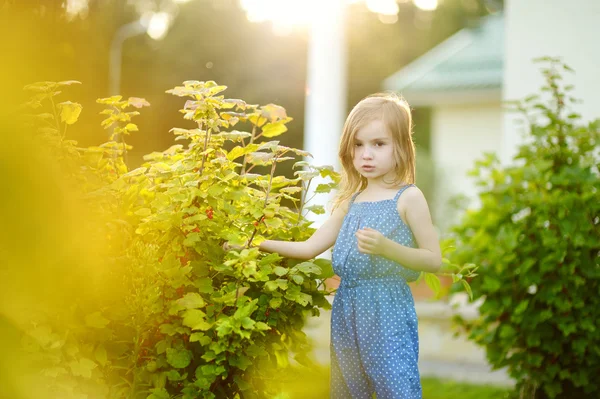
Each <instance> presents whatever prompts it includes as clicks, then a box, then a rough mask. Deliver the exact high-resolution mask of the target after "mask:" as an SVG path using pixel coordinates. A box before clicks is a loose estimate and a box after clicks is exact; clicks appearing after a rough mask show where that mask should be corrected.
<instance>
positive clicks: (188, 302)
mask: <svg viewBox="0 0 600 399" xmlns="http://www.w3.org/2000/svg"><path fill="white" fill-rule="evenodd" d="M177 303H178V304H180V305H181V306H183V307H184V308H186V309H198V308H202V307H204V299H202V297H201V296H200V294H198V293H196V292H190V293H187V294H185V296H184V297H183V298H180V299H178V300H177Z"/></svg>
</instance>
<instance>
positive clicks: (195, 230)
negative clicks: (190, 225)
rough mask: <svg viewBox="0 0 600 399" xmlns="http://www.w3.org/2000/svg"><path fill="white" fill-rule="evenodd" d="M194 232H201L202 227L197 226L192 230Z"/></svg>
mask: <svg viewBox="0 0 600 399" xmlns="http://www.w3.org/2000/svg"><path fill="white" fill-rule="evenodd" d="M192 231H193V232H194V233H200V228H198V227H196V228H195V229H194V230H192Z"/></svg>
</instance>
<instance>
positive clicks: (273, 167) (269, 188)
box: [246, 155, 278, 248]
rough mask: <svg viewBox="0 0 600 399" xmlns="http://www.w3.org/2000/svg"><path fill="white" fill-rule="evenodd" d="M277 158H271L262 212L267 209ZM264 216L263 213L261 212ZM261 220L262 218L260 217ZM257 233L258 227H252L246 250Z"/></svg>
mask: <svg viewBox="0 0 600 399" xmlns="http://www.w3.org/2000/svg"><path fill="white" fill-rule="evenodd" d="M277 157H278V155H276V156H275V158H273V164H272V165H271V174H270V176H269V186H268V187H267V193H266V195H265V203H264V205H263V210H265V209H266V208H267V203H268V202H269V194H270V193H271V187H272V185H273V176H274V175H275V168H276V167H277ZM263 214H264V212H263ZM261 219H262V217H261ZM257 231H258V226H255V227H254V231H253V232H252V236H251V237H250V239H249V240H248V243H247V244H246V248H250V245H252V240H254V237H255V236H256V232H257Z"/></svg>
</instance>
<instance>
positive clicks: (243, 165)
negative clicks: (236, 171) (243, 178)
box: [240, 125, 256, 175]
mask: <svg viewBox="0 0 600 399" xmlns="http://www.w3.org/2000/svg"><path fill="white" fill-rule="evenodd" d="M255 134H256V125H254V126H252V136H250V142H249V143H248V145H251V144H252V143H254V135H255ZM244 147H246V146H245V145H244ZM247 161H248V155H244V163H243V164H242V173H240V174H241V175H243V174H245V173H246V163H247ZM253 166H254V165H253ZM248 172H249V170H248Z"/></svg>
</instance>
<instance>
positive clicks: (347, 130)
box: [333, 93, 415, 209]
mask: <svg viewBox="0 0 600 399" xmlns="http://www.w3.org/2000/svg"><path fill="white" fill-rule="evenodd" d="M374 120H381V121H382V122H383V125H384V126H385V127H386V129H387V130H388V131H389V132H390V135H391V136H392V143H393V146H394V158H395V159H396V171H395V172H396V178H395V180H394V181H393V182H392V183H391V184H393V185H399V184H400V183H404V184H413V183H414V182H415V145H414V143H413V141H412V127H413V126H412V116H411V113H410V106H409V105H408V103H407V102H406V101H405V100H404V99H403V98H401V97H399V96H398V95H397V94H395V93H376V94H372V95H370V96H368V97H365V98H363V99H362V100H361V101H360V102H359V103H358V104H356V105H355V106H354V108H353V109H352V111H350V114H349V115H348V118H346V122H345V123H344V130H343V132H342V138H341V141H340V148H339V159H340V163H341V165H342V173H341V182H340V188H339V191H338V193H337V195H336V197H335V199H334V202H333V209H336V208H337V207H338V206H339V205H340V204H341V203H342V202H344V201H345V200H347V199H349V198H350V197H351V196H352V195H353V194H354V193H355V192H357V191H362V190H364V189H365V188H366V187H367V179H366V178H365V177H363V176H361V175H360V173H358V171H357V170H356V169H355V168H354V164H353V159H354V138H355V137H356V133H357V132H358V131H359V130H360V129H362V128H363V127H364V126H366V125H367V124H369V123H371V122H372V121H374Z"/></svg>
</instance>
